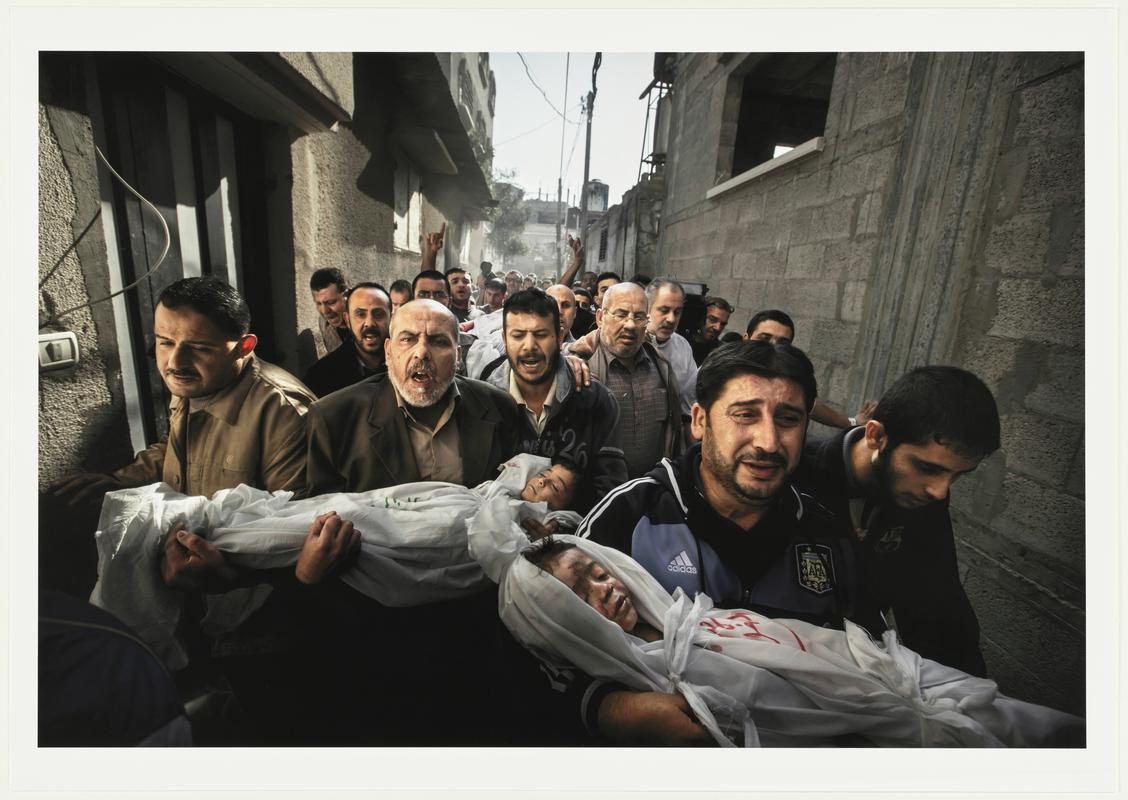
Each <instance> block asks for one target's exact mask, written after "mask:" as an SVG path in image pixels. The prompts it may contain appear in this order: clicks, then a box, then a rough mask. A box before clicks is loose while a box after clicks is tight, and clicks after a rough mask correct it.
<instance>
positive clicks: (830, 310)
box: [779, 279, 838, 324]
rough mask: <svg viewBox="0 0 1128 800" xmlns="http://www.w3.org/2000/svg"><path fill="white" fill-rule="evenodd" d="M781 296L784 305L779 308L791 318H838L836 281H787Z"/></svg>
mask: <svg viewBox="0 0 1128 800" xmlns="http://www.w3.org/2000/svg"><path fill="white" fill-rule="evenodd" d="M783 296H784V303H783V304H782V305H780V306H779V308H782V309H783V310H784V311H786V312H787V313H788V314H791V315H793V316H797V317H816V318H821V319H835V318H836V317H837V316H838V282H837V281H820V280H790V279H789V280H788V281H787V282H786V288H785V290H784V295H783ZM796 324H798V322H796Z"/></svg>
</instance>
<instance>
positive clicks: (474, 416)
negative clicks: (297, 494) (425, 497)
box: [307, 299, 520, 494]
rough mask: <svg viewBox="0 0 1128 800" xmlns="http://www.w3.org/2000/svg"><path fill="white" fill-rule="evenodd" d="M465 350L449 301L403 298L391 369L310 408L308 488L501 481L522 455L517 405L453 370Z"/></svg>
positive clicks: (389, 345) (389, 352)
mask: <svg viewBox="0 0 1128 800" xmlns="http://www.w3.org/2000/svg"><path fill="white" fill-rule="evenodd" d="M457 347H458V322H457V320H456V319H455V318H454V315H453V314H451V313H450V310H449V309H448V308H446V306H445V305H442V304H439V303H438V302H437V301H435V300H426V299H420V300H412V301H411V302H410V303H408V304H406V305H404V306H403V307H402V308H401V309H400V310H399V312H397V313H396V314H395V315H394V316H393V317H392V321H391V326H390V330H389V333H388V338H387V339H386V340H385V342H384V352H385V361H386V363H387V369H388V371H387V373H386V374H385V375H377V376H374V377H373V378H371V379H369V380H366V381H362V382H360V383H357V384H354V385H352V386H350V387H348V388H347V389H346V390H343V391H340V392H334V393H333V394H332V395H331V396H329V397H325V398H322V399H321V400H319V401H317V403H315V404H314V406H313V407H312V409H311V413H310V417H309V426H310V428H309V462H308V476H307V479H308V482H309V493H310V494H323V493H326V492H358V491H365V490H367V489H376V488H381V487H384V486H394V485H396V484H400V483H411V482H412V481H419V480H448V481H451V482H452V483H462V484H463V485H466V486H476V485H477V484H478V483H481V482H482V481H484V480H489V479H491V478H493V477H494V474H493V471H494V469H495V468H496V467H497V465H498V464H500V463H501V462H502V461H503V460H504V459H506V458H508V457H509V456H511V455H513V453H515V452H517V450H516V442H517V434H518V430H519V421H520V420H519V417H518V414H517V408H516V406H515V405H514V404H513V401H512V400H511V399H510V398H509V396H508V395H507V394H506V393H505V392H500V391H498V390H496V389H494V388H493V387H490V386H487V385H486V384H483V383H481V382H480V381H473V380H469V379H466V378H462V377H456V376H455V361H456V360H457V355H456V351H457Z"/></svg>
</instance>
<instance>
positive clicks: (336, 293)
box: [309, 267, 349, 353]
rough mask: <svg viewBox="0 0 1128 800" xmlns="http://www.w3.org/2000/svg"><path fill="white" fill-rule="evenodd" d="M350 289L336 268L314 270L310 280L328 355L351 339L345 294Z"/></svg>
mask: <svg viewBox="0 0 1128 800" xmlns="http://www.w3.org/2000/svg"><path fill="white" fill-rule="evenodd" d="M348 289H349V287H348V283H347V282H346V281H345V276H344V275H343V274H342V273H341V271H340V270H339V269H336V268H335V267H324V268H322V269H319V270H314V273H313V275H311V276H310V278H309V290H310V292H311V293H312V295H313V302H314V304H315V305H316V306H317V313H318V318H317V326H318V328H319V329H320V331H321V341H322V342H324V343H325V352H326V353H332V352H333V351H334V350H336V349H337V348H338V347H340V346H341V342H344V341H346V340H347V339H348V338H349V322H348V319H346V318H345V293H346V292H347V291H348Z"/></svg>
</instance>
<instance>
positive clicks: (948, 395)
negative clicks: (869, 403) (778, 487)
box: [798, 366, 999, 676]
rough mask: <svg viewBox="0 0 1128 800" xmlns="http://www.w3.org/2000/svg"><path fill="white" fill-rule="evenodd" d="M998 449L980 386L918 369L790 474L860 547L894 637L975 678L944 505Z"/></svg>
mask: <svg viewBox="0 0 1128 800" xmlns="http://www.w3.org/2000/svg"><path fill="white" fill-rule="evenodd" d="M998 447H999V414H998V410H997V408H996V406H995V400H994V398H993V397H992V396H991V392H990V390H989V389H988V388H987V387H986V386H985V385H984V384H983V382H982V381H980V380H979V379H978V378H976V377H975V376H974V375H972V374H971V373H970V372H966V371H964V370H961V369H957V368H956V367H939V366H934V367H920V368H918V369H915V370H913V371H911V372H909V373H908V374H907V375H905V376H904V377H902V378H901V379H900V380H898V381H897V382H896V383H894V384H893V386H891V387H890V388H889V389H888V390H887V391H886V392H885V394H884V395H883V396H882V398H881V400H880V401H879V402H878V404H877V409H876V410H875V411H874V412H873V418H872V419H871V420H870V421H869V422H867V423H866V424H865V426H864V427H858V428H852V429H850V430H847V431H844V432H842V433H841V434H839V435H838V436H835V437H833V438H831V439H827V440H825V441H819V442H810V443H809V444H808V445H807V446H806V449H805V450H804V453H803V461H802V463H801V465H800V469H799V472H798V479H799V482H800V484H801V485H802V486H803V487H804V488H805V489H807V490H809V491H811V492H813V493H814V494H815V495H816V496H817V497H818V498H819V499H820V501H822V502H823V503H825V504H826V506H827V507H828V508H829V509H830V510H831V511H832V512H834V514H835V516H837V517H838V518H839V521H840V523H841V524H842V527H843V529H844V530H846V531H848V532H851V533H853V535H855V536H856V537H857V538H859V539H860V540H861V543H862V568H863V578H862V579H863V586H864V590H865V592H866V593H867V595H868V596H869V597H870V598H871V604H872V605H874V606H875V607H877V608H879V609H881V610H882V611H883V613H884V616H885V618H886V622H887V623H888V624H889V625H890V626H892V627H895V628H896V629H897V633H898V635H899V636H900V638H901V640H902V641H903V642H904V643H905V644H906V645H908V646H909V647H911V648H913V649H914V650H916V651H917V652H919V653H920V654H921V655H922V656H925V657H927V658H931V659H933V660H935V661H939V662H941V663H943V664H947V665H949V666H953V667H956V668H958V669H961V670H963V671H965V672H968V673H971V674H973V675H980V676H984V675H986V666H985V664H984V661H983V655H982V653H980V651H979V622H978V620H977V619H976V617H975V612H974V610H972V607H971V604H970V603H969V602H968V599H967V595H966V594H965V593H964V590H963V586H962V585H961V584H960V578H959V572H958V565H957V562H956V547H955V541H954V536H953V533H952V520H951V516H950V515H949V511H948V497H949V490H950V489H951V485H952V483H954V482H955V480H956V479H957V478H959V477H960V476H961V475H964V474H966V473H968V472H970V471H972V470H973V469H975V468H976V467H977V466H978V465H979V463H980V462H981V461H982V460H983V459H984V458H986V457H987V456H988V455H990V454H991V453H992V452H994V451H995V450H997V449H998ZM871 624H872V623H871Z"/></svg>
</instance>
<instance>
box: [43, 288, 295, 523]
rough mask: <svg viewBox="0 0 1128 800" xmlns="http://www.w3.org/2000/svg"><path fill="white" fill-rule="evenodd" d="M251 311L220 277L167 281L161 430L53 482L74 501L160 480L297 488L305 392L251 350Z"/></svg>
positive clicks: (203, 490)
mask: <svg viewBox="0 0 1128 800" xmlns="http://www.w3.org/2000/svg"><path fill="white" fill-rule="evenodd" d="M250 327H251V312H250V310H249V309H248V308H247V304H246V302H245V301H244V300H243V298H242V297H241V296H240V295H239V293H238V292H237V291H235V289H233V288H231V287H230V286H228V285H227V284H226V283H224V282H223V281H221V280H219V279H218V278H213V277H206V278H184V279H182V280H179V281H176V282H175V283H173V284H171V285H169V286H167V287H165V289H164V290H163V291H162V292H161V293H160V295H159V296H158V298H157V304H156V309H155V313H154V319H153V337H154V339H155V340H156V344H155V349H156V359H157V369H158V371H159V372H160V375H161V378H162V379H163V380H164V383H165V386H166V387H167V388H168V391H169V393H170V394H171V395H172V400H171V402H170V403H169V417H168V419H169V434H168V436H167V437H165V438H163V439H161V440H160V441H158V442H157V443H155V444H153V445H151V446H150V447H149V448H148V449H146V450H143V451H142V452H140V453H138V454H137V458H136V459H135V460H134V461H133V463H131V464H129V465H127V466H125V467H122V468H121V469H119V470H116V471H115V472H113V473H111V474H110V475H103V474H95V473H80V474H78V475H73V476H70V477H69V478H67V479H64V480H63V481H61V482H60V483H59V484H57V485H56V486H55V487H54V491H55V492H56V493H60V494H65V495H72V496H73V499H74V500H75V501H78V500H80V499H81V498H83V497H85V496H92V495H98V494H100V493H103V492H106V491H113V490H116V489H122V488H126V487H131V486H144V485H146V484H149V483H156V482H157V481H164V482H165V483H167V484H169V485H170V486H171V487H172V488H173V489H175V490H176V491H178V492H182V493H184V494H194V495H204V496H207V497H210V496H211V495H213V494H214V493H215V492H218V491H219V490H220V489H231V488H234V487H235V486H237V485H238V484H240V483H245V484H247V485H249V486H254V487H257V488H260V489H266V490H267V491H272V492H273V491H278V490H290V491H300V490H301V489H302V488H303V486H304V485H305V456H306V445H305V431H306V427H305V424H306V417H305V414H306V410H307V408H308V407H309V404H310V403H311V402H313V399H314V398H313V396H312V395H311V394H310V392H309V390H308V389H306V387H305V386H303V385H302V384H301V382H299V381H298V379H297V378H295V377H294V376H293V375H291V374H290V373H288V372H286V371H285V370H283V369H281V368H280V367H276V366H274V365H273V364H268V363H266V362H265V361H263V360H262V359H259V358H257V357H256V356H255V355H254V349H255V345H256V344H257V343H258V337H256V336H255V335H254V334H253V333H251V332H250Z"/></svg>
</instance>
